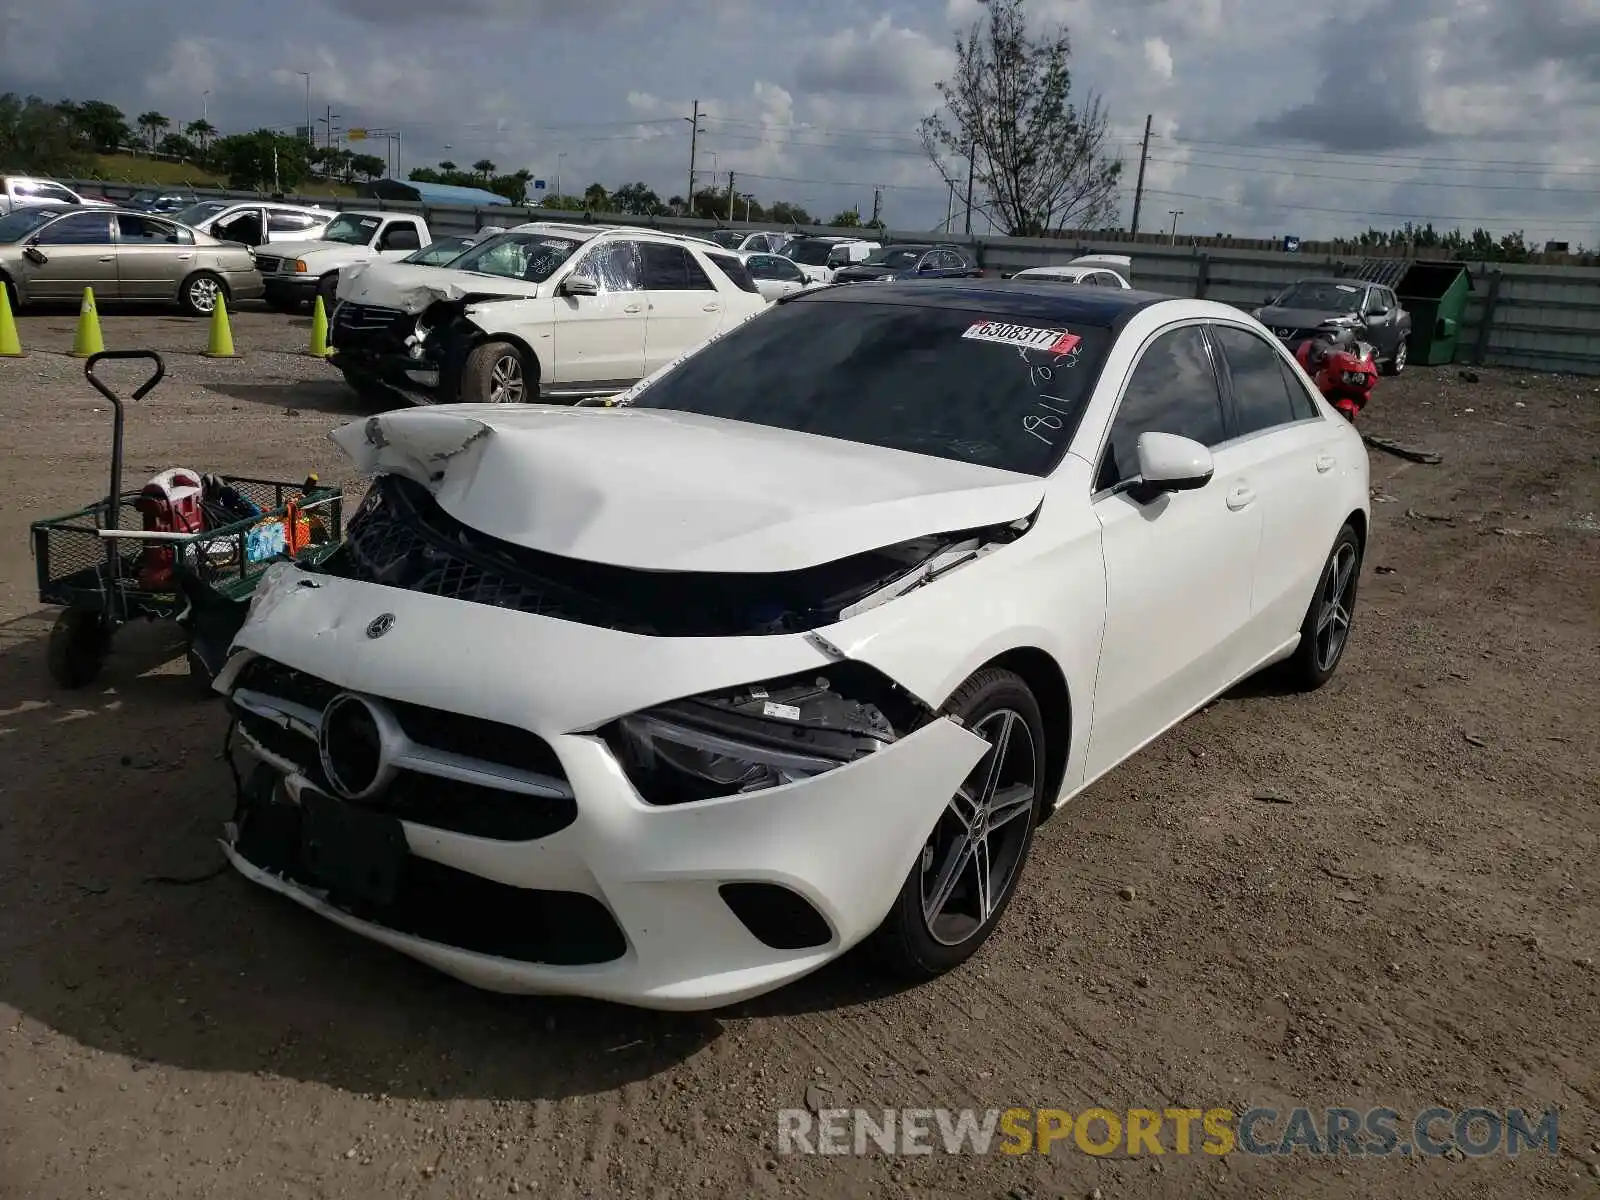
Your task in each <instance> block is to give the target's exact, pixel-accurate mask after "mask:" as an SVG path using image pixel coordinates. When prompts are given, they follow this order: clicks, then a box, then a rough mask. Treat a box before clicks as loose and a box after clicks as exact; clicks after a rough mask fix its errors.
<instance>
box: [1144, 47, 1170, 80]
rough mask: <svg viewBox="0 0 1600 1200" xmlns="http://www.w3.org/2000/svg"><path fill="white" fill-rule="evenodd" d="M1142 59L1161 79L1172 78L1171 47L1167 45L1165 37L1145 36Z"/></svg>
mask: <svg viewBox="0 0 1600 1200" xmlns="http://www.w3.org/2000/svg"><path fill="white" fill-rule="evenodd" d="M1144 61H1145V65H1146V66H1147V67H1149V68H1150V70H1151V71H1153V72H1155V73H1156V74H1157V75H1159V76H1160V77H1161V78H1162V79H1165V80H1168V81H1170V80H1171V79H1172V47H1171V46H1169V45H1167V41H1166V39H1165V38H1158V37H1149V38H1145V40H1144Z"/></svg>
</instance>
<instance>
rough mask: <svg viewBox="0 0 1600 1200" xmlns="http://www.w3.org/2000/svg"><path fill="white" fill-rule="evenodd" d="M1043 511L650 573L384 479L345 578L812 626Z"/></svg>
mask: <svg viewBox="0 0 1600 1200" xmlns="http://www.w3.org/2000/svg"><path fill="white" fill-rule="evenodd" d="M1034 520H1035V515H1030V516H1027V517H1024V518H1022V519H1020V520H1016V521H1010V522H1006V523H1003V524H999V525H992V526H988V527H985V528H980V529H968V530H961V531H957V532H951V533H937V534H929V535H927V536H923V537H918V538H912V539H910V540H907V541H902V542H899V543H897V544H894V545H890V546H884V547H881V548H877V549H873V550H870V551H867V552H865V553H860V554H853V555H850V556H848V557H845V558H841V559H837V560H834V561H831V562H826V563H822V564H820V565H817V566H813V567H807V568H804V569H800V570H793V571H781V572H763V573H736V572H711V571H651V570H640V569H636V568H633V567H624V566H615V565H611V564H607V563H599V562H589V561H584V560H579V559H573V558H566V557H563V556H560V555H556V554H550V553H547V552H544V551H540V550H533V549H530V548H528V547H525V546H519V545H516V544H514V543H511V542H507V541H503V540H501V539H499V538H495V537H491V536H489V535H488V534H485V533H482V532H480V531H478V530H476V529H473V528H471V527H469V526H467V525H466V524H464V523H463V522H461V521H460V520H458V519H456V518H455V517H453V516H451V515H450V514H449V513H447V512H446V511H445V510H444V509H443V508H442V507H441V506H440V504H439V502H438V501H437V500H436V499H435V498H434V497H433V495H432V493H430V492H429V490H428V489H427V488H426V487H424V486H423V485H421V484H419V483H416V482H414V481H413V480H411V479H408V478H405V477H403V476H399V475H383V476H380V477H379V478H378V480H377V482H376V483H374V484H373V486H372V488H371V490H370V491H369V492H368V493H367V496H366V498H365V499H364V500H363V501H362V503H361V507H360V508H359V509H358V510H357V511H356V513H355V515H354V516H353V517H352V518H351V520H350V523H349V527H348V533H347V537H346V540H345V542H344V544H343V545H342V546H341V547H340V548H339V550H338V551H336V552H335V553H334V554H333V555H332V556H331V557H330V558H328V559H327V560H326V561H325V562H324V563H323V564H322V565H321V566H320V567H319V568H317V569H318V570H319V571H321V572H324V573H327V574H330V575H336V576H339V577H341V578H346V579H352V580H357V581H361V582H366V583H376V584H380V585H382V586H385V587H395V588H403V589H406V590H408V591H415V592H421V593H424V594H426V595H432V596H440V597H444V598H447V599H453V600H462V601H465V602H467V603H470V604H485V605H491V606H494V607H497V608H509V609H515V610H518V611H521V612H526V613H533V614H537V615H540V616H547V617H554V618H557V619H560V620H565V621H573V622H577V623H579V624H584V625H593V626H599V627H602V628H607V629H615V630H620V631H623V632H627V633H635V634H642V635H646V636H653V637H737V636H757V635H779V634H794V633H804V632H807V631H810V630H815V629H819V628H821V627H823V626H827V625H832V624H835V623H837V622H838V621H841V620H845V619H847V618H849V617H852V616H856V615H858V614H859V613H863V612H866V611H868V610H870V609H872V608H876V607H877V606H879V605H881V604H886V603H888V602H889V601H891V600H894V599H896V598H898V597H900V596H902V595H905V594H906V593H907V592H910V591H913V590H915V589H917V588H919V587H923V586H926V585H927V584H929V583H932V582H934V581H935V580H937V579H939V578H941V577H942V576H943V575H945V574H947V573H948V572H950V571H953V570H957V569H959V568H960V567H962V566H965V565H967V564H968V563H971V562H973V561H975V560H976V559H978V558H981V557H983V556H985V555H987V554H989V553H991V552H992V551H993V550H995V549H997V548H999V547H1000V546H1003V545H1006V544H1008V543H1010V542H1012V541H1015V540H1016V539H1017V538H1019V537H1021V536H1022V535H1023V534H1024V533H1026V532H1027V530H1028V529H1029V528H1031V527H1032V524H1033V522H1034Z"/></svg>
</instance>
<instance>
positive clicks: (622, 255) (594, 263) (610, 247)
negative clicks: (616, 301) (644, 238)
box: [573, 242, 644, 292]
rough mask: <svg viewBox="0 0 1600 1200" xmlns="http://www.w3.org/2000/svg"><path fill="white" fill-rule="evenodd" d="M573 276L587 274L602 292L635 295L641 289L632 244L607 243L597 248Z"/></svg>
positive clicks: (635, 250)
mask: <svg viewBox="0 0 1600 1200" xmlns="http://www.w3.org/2000/svg"><path fill="white" fill-rule="evenodd" d="M573 274H574V275H587V276H588V277H589V278H590V279H592V280H594V281H595V283H597V284H599V285H600V290H601V291H602V292H637V291H638V290H639V289H640V288H641V287H643V286H644V281H643V280H642V278H641V277H640V270H639V252H638V249H637V246H636V243H634V242H607V243H606V244H605V245H603V246H596V247H595V248H594V249H593V250H591V251H590V252H589V253H588V255H587V256H585V258H584V260H583V262H581V263H580V264H578V266H577V268H576V269H575V270H574V271H573Z"/></svg>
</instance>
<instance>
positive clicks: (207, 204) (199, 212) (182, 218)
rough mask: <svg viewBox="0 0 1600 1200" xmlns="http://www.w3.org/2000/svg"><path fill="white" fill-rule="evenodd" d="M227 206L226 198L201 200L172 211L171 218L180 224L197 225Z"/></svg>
mask: <svg viewBox="0 0 1600 1200" xmlns="http://www.w3.org/2000/svg"><path fill="white" fill-rule="evenodd" d="M227 207H228V202H227V201H226V200H202V201H200V203H199V204H191V205H189V207H188V208H185V209H180V210H179V211H177V212H175V213H173V214H172V219H173V220H174V221H176V222H178V224H180V225H198V224H200V223H201V222H202V221H204V220H205V219H206V218H207V217H214V216H216V215H217V214H218V213H219V212H221V211H222V210H223V209H225V208H227Z"/></svg>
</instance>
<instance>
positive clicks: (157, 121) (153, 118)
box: [139, 109, 172, 153]
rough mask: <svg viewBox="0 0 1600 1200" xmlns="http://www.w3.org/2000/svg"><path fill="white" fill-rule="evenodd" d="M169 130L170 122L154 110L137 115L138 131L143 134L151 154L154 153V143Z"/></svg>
mask: <svg viewBox="0 0 1600 1200" xmlns="http://www.w3.org/2000/svg"><path fill="white" fill-rule="evenodd" d="M171 128H172V122H171V121H169V120H168V119H167V118H166V117H164V116H163V115H162V114H160V113H158V112H156V111H155V110H154V109H151V110H150V111H149V112H146V113H140V114H139V131H140V132H141V133H143V134H144V138H145V141H147V142H149V143H150V150H151V152H152V153H153V152H154V151H155V148H156V143H157V142H158V141H160V140H161V135H162V134H164V133H165V132H166V131H167V130H169V129H171Z"/></svg>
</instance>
